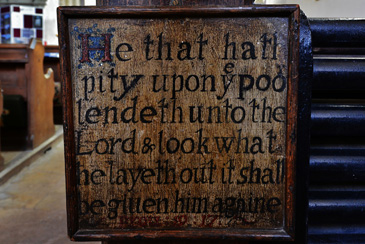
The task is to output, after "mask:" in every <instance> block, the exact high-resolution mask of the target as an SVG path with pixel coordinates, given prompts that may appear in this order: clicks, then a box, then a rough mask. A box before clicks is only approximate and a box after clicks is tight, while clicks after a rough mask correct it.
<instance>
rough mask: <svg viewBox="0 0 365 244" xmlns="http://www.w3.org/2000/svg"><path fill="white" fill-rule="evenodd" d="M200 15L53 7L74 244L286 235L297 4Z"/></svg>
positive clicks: (290, 193) (289, 220)
mask: <svg viewBox="0 0 365 244" xmlns="http://www.w3.org/2000/svg"><path fill="white" fill-rule="evenodd" d="M136 10H139V12H140V13H139V14H140V17H137V16H136V15H138V11H136ZM198 10H199V9H198ZM198 10H197V12H194V13H196V14H194V15H192V14H191V9H180V10H178V11H176V12H175V13H174V10H172V9H169V10H167V9H164V10H162V11H161V10H160V12H154V10H152V9H151V10H149V9H147V10H146V9H143V10H141V9H124V10H123V9H113V13H112V14H109V15H108V14H107V12H108V11H106V10H105V9H101V11H103V14H99V15H97V16H95V17H97V18H91V14H90V12H87V11H86V12H85V11H83V10H82V9H76V10H72V9H68V8H64V9H62V10H61V11H64V13H66V14H65V15H64V16H62V15H60V20H61V21H62V23H63V24H65V26H63V27H62V28H60V30H61V33H62V32H63V35H62V37H61V38H60V40H61V50H63V51H62V55H63V57H62V65H61V66H62V73H64V74H65V77H67V79H66V83H65V85H64V90H63V91H64V93H65V94H66V96H64V106H65V115H64V116H65V129H66V142H65V145H66V161H67V165H66V169H67V174H68V175H67V177H68V180H67V182H68V188H69V190H68V198H69V200H68V204H69V206H68V208H69V221H70V223H69V226H71V227H69V228H70V232H71V233H72V232H75V231H78V233H77V237H76V238H75V239H77V238H79V239H90V238H91V239H93V238H96V239H98V238H99V239H102V237H101V235H102V233H107V234H109V236H114V237H115V238H116V239H118V238H119V237H124V238H133V237H135V236H136V235H138V236H139V235H142V236H144V237H146V238H159V237H168V236H174V237H183V236H184V235H185V234H187V233H190V237H191V236H192V237H196V238H199V237H200V238H202V237H204V238H207V237H208V238H209V237H218V236H220V235H224V236H228V237H230V238H232V237H234V236H236V237H238V236H239V237H240V238H242V237H246V238H249V239H252V238H254V239H262V238H264V239H265V238H277V239H291V236H290V235H291V233H292V229H291V227H292V225H293V223H292V222H293V218H294V213H293V202H294V195H293V190H294V173H293V172H294V167H295V165H294V163H295V145H296V140H295V130H296V126H295V125H296V112H297V111H296V86H297V85H296V77H297V64H295V63H296V60H297V58H298V55H297V54H296V53H295V52H294V48H295V46H296V45H297V42H298V37H297V34H298V32H297V27H298V26H296V25H295V24H294V21H295V20H296V18H298V14H297V12H296V8H295V7H292V9H291V10H290V11H287V10H285V11H283V12H280V11H279V10H278V9H275V8H274V9H272V10H273V12H272V13H274V12H275V11H277V12H278V13H279V14H277V16H275V14H271V15H270V16H268V17H261V18H259V16H260V15H264V14H263V13H265V11H267V13H269V12H270V9H266V10H265V11H262V12H260V11H258V10H255V11H256V12H255V14H252V16H250V12H249V10H251V11H252V9H251V8H247V9H246V10H242V9H237V8H231V9H226V10H225V11H222V10H221V12H219V10H217V9H215V8H211V9H209V8H205V9H204V11H205V15H204V17H201V16H199V15H198ZM118 11H120V12H118ZM209 11H211V12H209ZM293 11H294V13H296V15H293V14H292V13H293ZM143 13H145V15H144V14H143ZM209 13H211V15H209ZM76 14H77V15H78V16H80V14H81V15H82V16H83V17H82V18H78V17H76ZM112 15H113V16H114V17H113V16H112ZM285 15H286V17H285ZM66 16H67V21H66ZM209 16H210V17H209ZM71 215H72V216H71ZM92 231H93V233H94V235H93V236H90V233H91V232H92ZM153 233H154V234H153ZM223 233H225V234H223ZM71 235H72V234H71ZM152 235H155V237H152Z"/></svg>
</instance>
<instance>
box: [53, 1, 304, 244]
mask: <svg viewBox="0 0 365 244" xmlns="http://www.w3.org/2000/svg"><path fill="white" fill-rule="evenodd" d="M185 17H190V18H227V17H229V18H244V17H282V18H288V20H289V29H288V37H289V38H288V40H289V43H288V51H289V54H288V94H287V108H288V112H287V128H286V153H285V154H286V162H287V164H286V186H285V194H286V197H285V214H284V216H283V217H284V226H285V227H284V228H283V229H272V230H267V229H266V230H259V229H254V230H250V229H185V230H176V229H175V230H171V229H169V230H163V229H160V230H155V229H153V230H96V229H92V230H88V229H84V230H80V229H79V222H78V219H79V218H78V217H79V216H78V207H77V206H78V204H77V203H78V190H77V179H76V162H75V160H76V153H75V135H74V124H73V106H72V104H73V98H72V94H73V93H72V83H71V82H72V79H71V72H70V67H71V60H70V53H69V50H70V48H71V47H70V46H69V33H68V20H69V19H83V18H84V19H86V18H95V19H97V18H140V19H146V18H150V19H151V18H152V19H153V18H156V19H159V18H185ZM58 23H59V41H60V54H61V77H62V79H63V81H62V82H63V83H62V84H63V85H62V93H63V96H62V97H63V108H64V110H63V123H64V138H65V161H66V166H65V170H66V188H67V191H66V195H67V222H68V223H67V224H68V235H69V237H70V238H71V239H72V240H75V241H100V240H104V241H112V240H121V239H141V238H144V239H182V238H185V239H235V240H237V239H240V240H275V241H292V240H295V233H296V232H297V231H298V230H296V229H295V226H296V225H297V224H296V223H297V221H296V219H295V212H296V211H295V199H296V196H295V192H296V189H295V188H296V161H297V160H296V159H297V122H298V81H299V75H298V72H299V25H300V11H299V7H298V6H297V5H285V6H250V7H179V8H173V7H113V8H103V7H88V8H84V7H60V8H58Z"/></svg>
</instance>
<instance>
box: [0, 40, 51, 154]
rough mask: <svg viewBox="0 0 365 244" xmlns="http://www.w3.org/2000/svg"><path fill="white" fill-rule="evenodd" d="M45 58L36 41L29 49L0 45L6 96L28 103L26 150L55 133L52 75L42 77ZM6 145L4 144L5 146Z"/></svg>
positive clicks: (0, 70)
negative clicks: (19, 98) (21, 98)
mask: <svg viewBox="0 0 365 244" xmlns="http://www.w3.org/2000/svg"><path fill="white" fill-rule="evenodd" d="M43 57H44V47H43V46H42V44H41V43H40V42H36V40H32V41H31V43H30V44H29V46H28V45H17V44H15V45H10V44H6V45H0V63H1V66H0V79H1V80H2V82H3V83H2V85H3V90H4V94H6V95H21V96H22V97H24V99H25V100H26V102H27V128H26V135H25V136H26V144H27V145H26V148H34V147H36V146H38V145H40V144H41V143H42V142H43V141H45V140H46V139H48V138H49V137H50V136H52V135H53V134H54V132H55V128H54V124H53V96H54V80H53V71H52V70H51V69H49V70H48V72H47V74H44V73H43ZM7 132H9V131H7ZM9 136H11V135H9ZM4 143H6V142H5V141H4V140H3V146H5V145H4Z"/></svg>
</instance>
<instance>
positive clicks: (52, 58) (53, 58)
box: [43, 45, 63, 125]
mask: <svg viewBox="0 0 365 244" xmlns="http://www.w3.org/2000/svg"><path fill="white" fill-rule="evenodd" d="M43 66H44V67H43V70H44V72H45V73H46V72H47V70H48V69H49V68H51V69H52V70H53V72H54V82H55V96H54V99H53V121H54V123H55V124H59V125H62V123H63V119H62V96H61V72H60V57H59V46H54V45H50V46H45V54H44V60H43Z"/></svg>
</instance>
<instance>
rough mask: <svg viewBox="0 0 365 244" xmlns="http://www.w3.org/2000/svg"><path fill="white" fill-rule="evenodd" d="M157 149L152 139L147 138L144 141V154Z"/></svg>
mask: <svg viewBox="0 0 365 244" xmlns="http://www.w3.org/2000/svg"><path fill="white" fill-rule="evenodd" d="M155 148H156V146H155V144H151V138H149V137H146V138H144V140H143V147H142V153H143V154H146V153H150V152H152V151H153V150H154V149H155Z"/></svg>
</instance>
